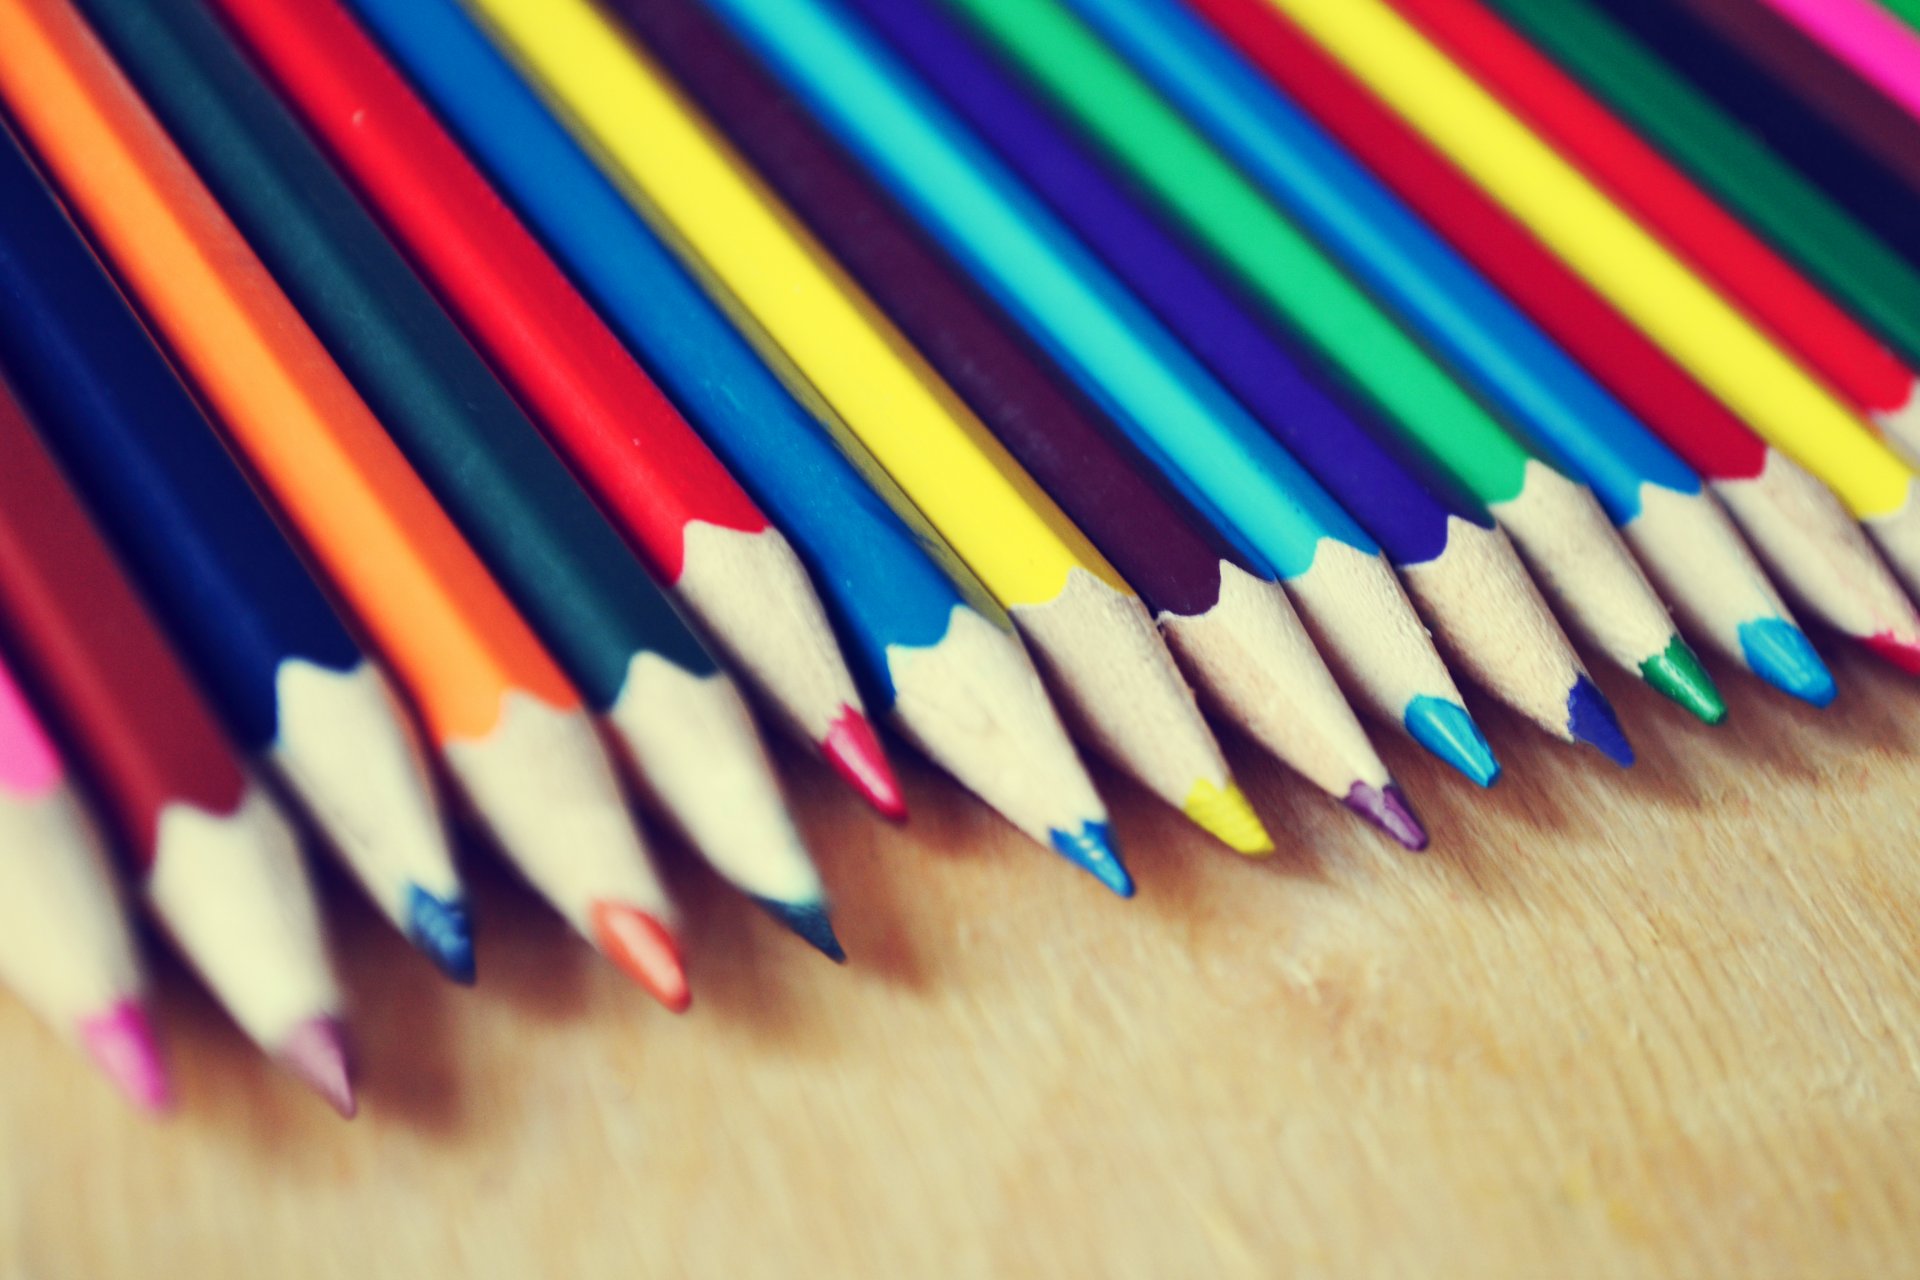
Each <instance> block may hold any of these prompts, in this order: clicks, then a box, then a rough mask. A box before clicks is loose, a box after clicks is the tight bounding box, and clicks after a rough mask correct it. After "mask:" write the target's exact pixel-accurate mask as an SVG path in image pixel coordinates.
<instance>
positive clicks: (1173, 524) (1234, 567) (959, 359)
mask: <svg viewBox="0 0 1920 1280" xmlns="http://www.w3.org/2000/svg"><path fill="white" fill-rule="evenodd" d="M614 7H615V8H616V9H617V10H618V11H619V12H620V13H621V15H622V16H623V17H624V18H625V19H626V20H627V22H628V24H629V25H630V26H631V27H632V28H633V29H634V30H635V31H636V32H637V33H638V34H639V35H640V37H641V38H642V39H643V40H644V41H645V42H646V43H647V45H648V47H649V48H650V49H652V51H653V52H654V53H655V54H656V55H657V56H658V57H659V58H660V59H661V61H662V63H663V64H664V65H665V66H666V67H667V69H668V70H669V71H670V72H672V74H673V75H674V77H675V78H676V79H677V80H678V81H679V82H680V84H681V86H682V87H683V88H684V89H685V90H686V91H687V92H688V93H689V94H690V95H691V96H692V97H693V98H694V99H695V100H696V101H697V102H698V103H699V104H700V106H701V107H703V108H704V109H705V110H706V112H707V113H708V115H709V117H710V118H711V119H712V120H714V122H715V123H717V124H718V125H719V126H720V127H721V128H722V129H723V130H725V131H726V132H727V134H728V135H729V137H730V138H731V139H732V140H733V142H734V144H735V145H736V146H738V147H739V148H740V149H741V151H742V153H743V154H744V155H745V156H746V157H747V159H748V160H749V161H750V162H751V163H752V164H753V165H754V166H755V167H756V168H757V169H758V170H759V172H760V173H761V175H762V176H763V177H764V178H765V179H766V180H767V182H768V183H769V184H770V185H771V186H772V187H773V188H774V189H775V190H776V191H777V192H778V193H779V194H780V195H781V197H782V198H783V199H784V200H785V201H786V202H787V204H788V206H789V207H790V208H792V209H793V210H794V211H795V212H796V213H797V214H799V215H800V216H801V217H802V218H803V219H805V220H806V221H807V223H808V225H809V227H810V228H811V229H812V231H813V232H814V234H815V235H817V236H818V237H819V238H820V240H821V242H822V243H823V244H824V245H825V246H826V248H827V249H828V250H829V251H830V252H832V253H833V254H834V256H835V257H836V258H837V259H838V260H839V261H840V263H841V265H842V266H844V267H845V268H846V269H847V270H848V271H849V272H850V273H851V274H852V275H853V276H854V277H855V279H857V280H858V281H859V282H860V284H861V285H862V287H863V288H865V290H866V291H867V293H868V295H869V296H870V297H872V298H873V300H874V301H875V302H876V303H878V304H879V305H880V306H881V307H882V308H883V309H885V310H886V312H887V313H888V315H889V316H890V317H891V318H892V319H893V321H894V322H895V323H896V324H898V325H899V326H900V328H901V330H902V331H903V332H904V333H905V334H906V335H907V337H908V338H909V339H911V340H912V341H913V343H914V345H915V346H916V347H918V348H919V350H920V352H921V353H922V354H923V355H925V356H926V358H927V359H928V361H929V362H931V363H932V364H933V366H934V367H935V368H936V369H937V370H939V372H940V373H941V375H942V376H943V377H945V378H946V380H947V381H948V383H949V384H950V385H952V386H953V388H954V389H955V390H956V391H958V392H959V393H960V394H961V395H962V396H963V397H964V398H965V399H966V400H967V401H968V403H969V404H970V405H972V407H973V409H974V411H975V412H976V413H977V414H978V415H979V416H980V418H981V419H982V420H983V421H984V422H985V423H986V425H987V426H988V428H989V429H990V430H991V431H992V432H993V433H994V435H995V436H997V437H998V438H999V439H1000V441H1001V443H1003V444H1004V445H1006V447H1007V449H1008V450H1009V451H1010V452H1011V453H1012V454H1013V455H1014V456H1015V457H1016V458H1017V459H1019V461H1020V463H1021V465H1022V466H1024V467H1026V469H1027V470H1028V471H1029V472H1030V473H1031V474H1032V475H1033V477H1034V478H1035V479H1036V480H1038V481H1039V482H1040V484H1041V485H1042V487H1044V488H1045V489H1046V490H1047V492H1048V493H1049V494H1051V495H1052V497H1053V499H1054V500H1055V501H1056V502H1058V503H1059V504H1060V506H1061V507H1062V508H1063V509H1064V510H1065V511H1066V512H1067V514H1068V515H1069V516H1071V517H1072V518H1073V520H1074V522H1075V523H1076V524H1078V525H1079V526H1080V527H1081V528H1082V529H1083V530H1085V531H1086V533H1087V535H1088V536H1089V537H1090V538H1092V539H1093V541H1094V543H1095V544H1096V545H1097V546H1098V547H1099V548H1100V550H1101V551H1102V552H1103V553H1105V555H1106V556H1107V558H1108V559H1110V560H1112V561H1113V563H1114V565H1115V567H1116V568H1118V569H1119V570H1120V572H1121V573H1122V574H1123V575H1124V576H1125V577H1126V578H1127V580H1128V581H1129V582H1131V583H1132V584H1133V586H1134V587H1135V589H1137V590H1138V591H1139V592H1140V595H1141V597H1142V598H1143V599H1144V600H1145V601H1146V602H1147V605H1148V607H1149V608H1150V609H1152V610H1153V612H1154V614H1155V616H1156V617H1157V618H1158V619H1159V622H1160V625H1161V627H1162V629H1163V630H1164V631H1165V633H1166V635H1167V637H1168V640H1169V642H1170V643H1171V645H1172V647H1173V649H1174V652H1175V653H1176V654H1178V655H1179V656H1180V658H1181V660H1182V662H1183V665H1184V666H1185V667H1186V670H1187V673H1188V675H1189V677H1190V678H1192V679H1193V681H1194V683H1195V685H1196V687H1197V688H1199V689H1200V691H1201V692H1202V693H1203V694H1205V695H1207V696H1208V697H1209V699H1210V700H1211V701H1212V702H1213V704H1214V705H1215V706H1216V707H1217V708H1218V709H1220V710H1221V711H1223V712H1224V713H1226V714H1227V715H1228V716H1230V717H1231V718H1232V719H1233V720H1234V721H1235V722H1237V723H1239V724H1240V725H1242V726H1243V727H1245V728H1246V729H1247V730H1248V731H1249V732H1251V733H1252V734H1253V735H1254V736H1255V737H1256V738H1257V739H1258V740H1259V741H1260V742H1261V743H1262V744H1263V745H1265V746H1266V747H1268V748H1269V749H1270V750H1272V751H1273V752H1274V753H1275V754H1276V755H1278V756H1279V757H1280V758H1281V759H1283V760H1286V761H1287V762H1288V763H1289V764H1291V765H1292V766H1293V767H1294V768H1296V769H1298V770H1299V771H1300V772H1301V773H1302V774H1304V775H1305V776H1306V777H1307V778H1309V779H1310V780H1311V781H1313V782H1314V783H1315V784H1316V785H1318V786H1320V787H1321V788H1322V789H1324V790H1326V791H1327V792H1329V793H1330V794H1332V795H1334V796H1335V797H1337V798H1338V799H1340V800H1341V801H1343V802H1344V803H1346V804H1347V805H1348V807H1350V808H1352V809H1354V810H1355V811H1356V812H1358V813H1360V814H1362V815H1363V816H1365V817H1367V818H1369V819H1371V820H1373V821H1375V822H1377V823H1379V824H1380V825H1381V826H1382V827H1384V828H1385V829H1386V830H1387V831H1388V832H1389V833H1391V834H1392V835H1393V836H1394V837H1395V838H1396V839H1398V840H1400V841H1402V842H1403V843H1405V844H1407V845H1409V846H1411V847H1416V848H1417V847H1420V846H1421V845H1424V844H1425V841H1426V836H1425V833H1424V832H1423V831H1421V829H1420V827H1419V824H1418V823H1417V822H1416V821H1414V819H1413V817H1412V814H1411V811H1410V810H1408V809H1407V808H1406V806H1405V804H1404V801H1402V800H1401V799H1400V798H1399V796H1398V793H1397V788H1395V787H1394V785H1393V783H1392V780H1391V778H1390V777H1389V775H1388V774H1387V772H1386V768H1385V766H1384V765H1383V764H1382V763H1381V762H1380V759H1379V756H1378V754H1377V753H1375V751H1374V749H1373V747H1372V745H1371V744H1370V743H1369V742H1368V741H1367V739H1366V736H1365V734H1364V732H1363V731H1362V730H1361V729H1360V727H1359V725H1358V723H1357V721H1356V720H1355V719H1354V716H1353V713H1352V711H1351V709H1350V708H1349V707H1348V706H1347V704H1346V702H1345V700H1344V699H1343V698H1342V697H1341V696H1340V694H1339V691H1338V689H1337V687H1336V686H1335V685H1334V683H1333V680H1332V677H1331V675H1330V674H1329V673H1328V672H1327V669H1326V666H1325V664H1324V662H1322V660H1321V659H1320V658H1319V656H1318V655H1317V654H1316V653H1315V651H1314V649H1313V646H1312V644H1311V642H1310V641H1309V640H1308V639H1307V637H1306V634H1305V632H1304V631H1303V630H1302V628H1301V626H1300V624H1299V621H1298V619H1297V618H1296V617H1295V616H1294V614H1293V611H1292V608H1291V606H1290V605H1289V604H1288V602H1287V598H1286V595H1285V592H1284V589H1283V588H1282V587H1281V586H1280V585H1279V584H1278V583H1277V582H1276V581H1274V580H1272V579H1271V578H1269V577H1267V576H1265V575H1264V574H1263V573H1262V572H1261V571H1260V570H1258V569H1257V568H1255V567H1254V566H1252V565H1251V564H1250V563H1249V562H1248V561H1247V560H1246V559H1244V558H1242V557H1241V556H1240V555H1239V554H1237V553H1236V552H1235V551H1234V550H1233V549H1232V548H1231V547H1230V546H1228V545H1227V544H1226V542H1225V541H1223V540H1222V539H1221V538H1220V537H1219V536H1218V534H1217V533H1216V532H1215V531H1214V530H1213V529H1212V528H1211V526H1209V524H1208V523H1207V521H1206V518H1205V517H1203V516H1202V515H1200V514H1199V513H1197V512H1196V511H1194V510H1193V509H1192V507H1190V506H1189V505H1188V504H1187V503H1186V501H1185V500H1184V499H1182V498H1180V497H1179V496H1177V495H1175V494H1173V493H1172V492H1170V491H1168V490H1167V489H1165V488H1164V487H1163V486H1162V485H1161V484H1160V482H1159V481H1158V479H1157V477H1154V472H1153V470H1152V468H1151V466H1150V464H1148V463H1146V462H1145V461H1144V460H1143V459H1141V458H1140V457H1139V456H1138V455H1137V454H1135V453H1134V452H1133V451H1132V448H1131V446H1129V445H1127V444H1124V443H1122V442H1121V441H1120V440H1119V439H1118V438H1117V437H1116V436H1115V435H1114V434H1112V433H1111V432H1110V431H1109V429H1108V428H1107V427H1106V426H1105V425H1104V424H1103V423H1102V422H1101V421H1100V420H1099V417H1098V411H1097V410H1095V409H1093V408H1091V407H1090V406H1089V405H1088V404H1087V403H1086V402H1085V401H1083V400H1082V399H1081V398H1080V396H1079V395H1078V393H1077V392H1074V391H1072V390H1070V389H1068V388H1067V387H1066V386H1064V385H1063V384H1062V383H1061V382H1060V381H1058V380H1057V379H1056V376H1055V374H1054V372H1053V371H1052V370H1051V369H1049V368H1048V367H1047V366H1046V365H1045V364H1044V363H1043V362H1042V359H1041V358H1040V357H1039V356H1037V355H1035V354H1034V353H1033V352H1032V351H1031V350H1030V349H1029V348H1028V347H1027V346H1025V345H1024V344H1023V343H1022V342H1021V341H1020V340H1018V339H1016V338H1015V337H1014V336H1013V335H1012V334H1011V333H1010V332H1009V330H1008V329H1007V328H1006V327H1005V325H1004V324H1003V323H1002V320H1001V318H1000V317H999V316H998V315H997V314H996V313H995V312H994V311H993V310H992V308H991V304H989V303H988V302H986V301H985V300H983V299H982V297H981V296H980V295H979V294H977V293H976V292H975V291H974V290H973V288H972V286H971V285H969V284H968V283H967V282H966V281H965V279H964V277H963V276H962V275H961V274H960V273H959V271H958V270H957V268H955V267H954V266H953V265H952V264H951V263H950V262H949V261H948V260H947V259H946V258H945V257H944V256H943V255H942V254H941V252H940V251H939V250H937V249H935V248H934V247H932V246H931V245H930V244H928V243H927V242H926V241H925V240H924V239H922V238H921V236H920V235H919V233H918V232H916V231H915V230H913V229H912V228H911V226H910V224H909V223H908V222H907V221H906V219H905V218H904V217H903V216H902V215H901V214H900V213H899V212H898V211H897V210H896V209H895V208H894V207H893V206H892V204H891V203H890V202H889V201H888V200H887V199H886V198H885V197H884V196H882V195H880V194H879V193H878V192H877V191H876V189H875V188H874V187H873V186H872V185H871V183H870V182H869V181H868V180H867V179H866V178H865V177H864V176H863V175H862V174H861V173H860V171H859V170H858V168H857V167H856V166H855V165H854V164H853V163H852V161H850V160H849V159H848V158H847V157H846V156H845V155H844V154H843V153H842V152H840V151H839V149H838V148H837V147H836V146H835V144H834V143H833V142H831V141H830V140H828V138H827V137H826V136H825V134H824V133H822V132H821V130H820V128H819V126H818V125H816V124H815V123H814V122H813V121H812V119H811V118H810V117H809V116H808V115H807V114H806V112H805V111H804V109H803V108H801V107H800V106H799V105H798V104H797V103H796V102H795V101H794V100H792V99H791V98H789V97H788V96H787V95H786V94H785V93H784V91H783V90H782V89H781V88H780V87H779V85H778V84H777V83H776V82H775V81H774V80H773V79H772V78H771V76H770V75H769V74H768V73H767V72H766V71H765V70H764V69H763V68H762V67H761V66H760V65H759V64H758V63H757V62H755V61H754V60H753V59H752V58H751V57H750V56H749V55H748V54H746V53H745V51H743V50H742V49H741V48H740V47H739V46H738V45H737V44H735V43H734V42H733V39H732V37H731V36H729V35H728V34H727V33H726V32H725V30H724V29H723V28H722V27H721V26H720V25H719V24H718V22H717V21H716V20H715V19H714V18H713V17H711V16H709V15H708V14H707V13H705V12H704V11H703V10H702V9H701V8H700V6H699V5H698V4H696V3H693V2H692V0H621V2H620V3H618V4H616V5H615V6H614Z"/></svg>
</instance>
